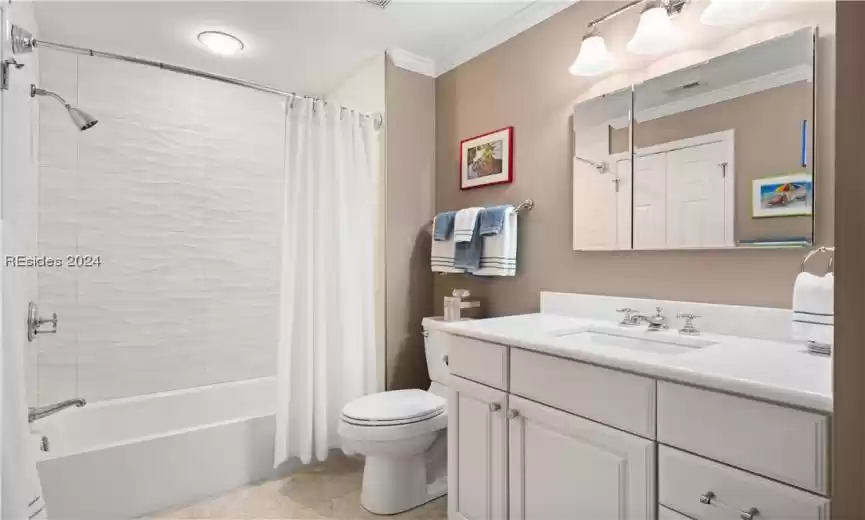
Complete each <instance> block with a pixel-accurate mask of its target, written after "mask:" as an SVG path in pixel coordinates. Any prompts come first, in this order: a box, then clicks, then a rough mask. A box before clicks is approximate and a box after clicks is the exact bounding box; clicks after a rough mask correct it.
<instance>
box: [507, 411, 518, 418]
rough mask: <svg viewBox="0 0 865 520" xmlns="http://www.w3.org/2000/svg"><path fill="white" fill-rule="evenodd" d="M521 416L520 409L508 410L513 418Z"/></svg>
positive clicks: (509, 415)
mask: <svg viewBox="0 0 865 520" xmlns="http://www.w3.org/2000/svg"><path fill="white" fill-rule="evenodd" d="M519 416H520V412H519V411H518V410H508V417H509V418H511V419H516V418H517V417H519Z"/></svg>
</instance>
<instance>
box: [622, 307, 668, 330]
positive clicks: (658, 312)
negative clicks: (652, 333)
mask: <svg viewBox="0 0 865 520" xmlns="http://www.w3.org/2000/svg"><path fill="white" fill-rule="evenodd" d="M618 312H624V313H625V317H624V318H623V319H622V321H620V322H619V325H622V326H624V327H634V326H636V325H639V324H640V323H644V322H645V323H646V324H648V329H649V330H666V329H668V328H669V326H668V325H667V317H666V316H664V309H663V308H662V307H655V315H654V316H647V315H645V314H640V313H639V312H638V311H637V310H636V309H630V308H625V309H618Z"/></svg>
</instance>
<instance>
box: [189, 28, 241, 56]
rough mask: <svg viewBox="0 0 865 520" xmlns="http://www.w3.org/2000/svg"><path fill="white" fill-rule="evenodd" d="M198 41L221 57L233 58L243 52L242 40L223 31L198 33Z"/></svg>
mask: <svg viewBox="0 0 865 520" xmlns="http://www.w3.org/2000/svg"><path fill="white" fill-rule="evenodd" d="M198 41H199V42H201V44H202V45H204V46H205V47H207V48H208V49H210V50H211V51H212V52H213V53H215V54H219V55H220V56H232V55H234V54H237V53H238V52H240V51H242V50H243V42H242V41H240V38H238V37H236V36H232V35H230V34H228V33H224V32H221V31H204V32H201V33H198Z"/></svg>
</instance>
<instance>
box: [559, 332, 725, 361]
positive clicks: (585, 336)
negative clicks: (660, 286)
mask: <svg viewBox="0 0 865 520" xmlns="http://www.w3.org/2000/svg"><path fill="white" fill-rule="evenodd" d="M555 342H556V343H559V344H562V345H566V346H575V347H591V346H594V347H602V348H606V347H614V348H624V349H628V350H637V351H640V352H648V353H652V354H667V355H675V354H687V353H688V352H694V351H695V350H697V349H701V348H705V347H710V346H712V345H717V344H718V342H717V341H711V340H707V339H703V338H696V337H692V336H681V335H679V334H676V333H670V332H669V331H665V332H661V331H648V330H645V329H639V330H629V329H625V328H612V327H586V328H583V329H580V330H575V331H570V332H563V333H560V334H558V335H557V336H556V339H555Z"/></svg>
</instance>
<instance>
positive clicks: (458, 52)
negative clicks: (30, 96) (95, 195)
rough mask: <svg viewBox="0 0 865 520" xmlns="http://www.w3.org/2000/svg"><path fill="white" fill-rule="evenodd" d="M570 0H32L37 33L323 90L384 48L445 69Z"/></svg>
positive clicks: (304, 90) (280, 85) (293, 87)
mask: <svg viewBox="0 0 865 520" xmlns="http://www.w3.org/2000/svg"><path fill="white" fill-rule="evenodd" d="M575 1H576V0H471V1H459V0H425V1H421V0H394V1H393V2H392V3H391V4H390V6H389V7H388V8H387V9H384V10H382V9H381V8H379V7H376V6H374V5H372V4H369V3H366V2H364V1H362V0H357V1H337V0H306V1H258V2H247V1H207V0H204V1H187V2H165V1H149V2H144V1H120V0H118V1H101V2H94V1H85V2H79V1H51V2H49V1H39V2H36V4H35V5H36V17H37V22H38V24H39V27H38V33H39V34H38V37H39V38H40V39H44V40H48V41H53V42H58V43H65V44H70V45H76V46H80V47H86V48H92V49H96V50H100V51H108V52H115V53H120V54H130V55H134V56H137V57H142V58H149V59H153V60H157V61H163V62H168V63H172V64H177V65H182V66H186V67H192V68H196V69H201V70H206V71H208V72H214V73H217V74H225V75H228V76H233V77H238V78H242V79H246V80H250V81H256V82H260V83H264V84H267V85H271V86H274V87H277V88H281V89H285V90H291V91H297V92H302V93H304V94H313V95H322V94H325V93H326V92H328V91H329V90H330V89H331V88H332V87H334V86H335V85H336V84H338V82H339V81H340V80H341V79H343V78H345V77H346V76H348V75H350V74H351V73H352V72H354V71H355V70H356V69H357V68H359V67H360V66H361V65H362V64H363V63H364V62H365V61H366V60H368V59H370V58H371V57H373V56H375V55H376V54H378V53H382V52H384V51H385V50H386V49H389V48H400V49H403V50H405V51H408V52H410V53H413V54H416V55H419V56H421V57H424V58H426V59H429V60H432V61H433V62H434V68H435V69H436V71H437V72H443V71H444V70H446V69H449V68H452V67H453V66H456V65H458V64H459V63H461V62H463V61H466V60H467V59H469V58H471V57H473V56H475V55H477V54H479V53H480V52H483V51H484V50H486V49H488V48H491V47H493V46H495V45H497V44H499V43H501V42H502V41H504V40H506V39H507V38H509V37H511V36H513V35H515V34H517V33H518V32H520V31H522V30H525V29H526V28H528V27H529V26H531V25H533V24H534V23H537V22H539V21H541V20H543V19H544V18H547V17H549V16H552V15H553V14H555V13H556V12H558V11H559V10H561V9H563V8H565V7H567V6H568V5H570V4H572V3H574V2H575ZM203 30H221V31H225V32H228V33H231V34H234V35H236V36H238V37H239V38H241V39H242V40H243V41H244V43H245V44H246V49H244V51H243V52H241V53H240V54H238V55H236V56H233V57H228V58H226V57H219V56H216V55H214V54H211V53H210V52H209V51H207V50H206V49H204V48H202V47H201V46H200V45H199V44H198V42H197V41H196V35H197V34H198V33H199V32H201V31H203Z"/></svg>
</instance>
